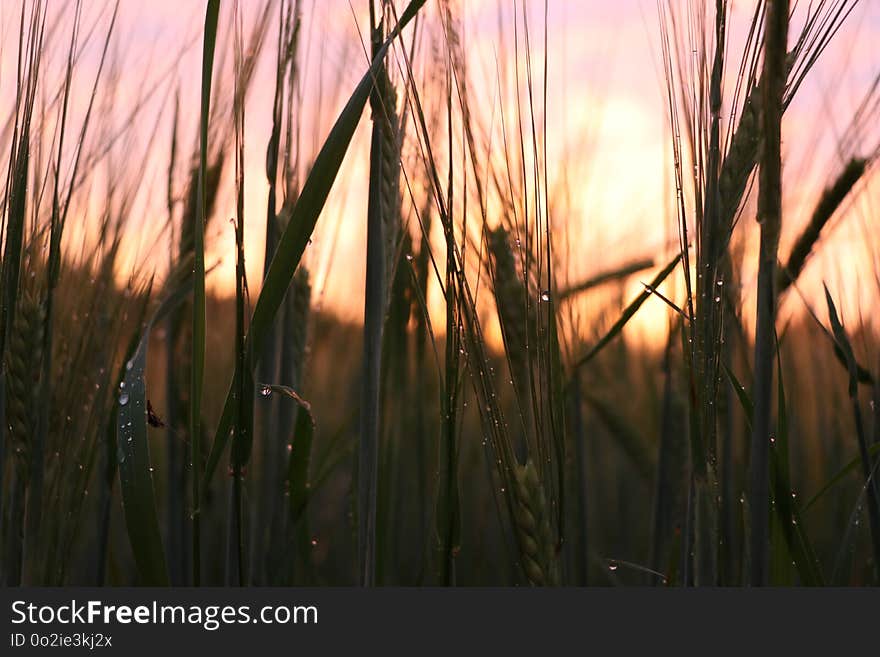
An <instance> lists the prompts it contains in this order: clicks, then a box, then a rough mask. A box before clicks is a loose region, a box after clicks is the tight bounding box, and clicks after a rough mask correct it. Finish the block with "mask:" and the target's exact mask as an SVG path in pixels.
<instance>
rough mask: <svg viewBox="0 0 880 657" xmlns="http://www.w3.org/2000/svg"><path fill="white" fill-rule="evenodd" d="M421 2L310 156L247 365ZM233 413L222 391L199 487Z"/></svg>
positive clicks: (259, 308)
mask: <svg viewBox="0 0 880 657" xmlns="http://www.w3.org/2000/svg"><path fill="white" fill-rule="evenodd" d="M424 4H425V0H411V2H410V3H409V5H407V7H406V10H405V11H404V12H403V14H402V15H401V17H400V20H399V21H398V23H397V26H396V27H395V28H394V30H392V32H391V34H390V35H389V37H388V38H387V39H386V40H385V43H384V45H383V46H382V48H381V49H380V50H379V52H378V53H377V55H376V57H374V58H373V62H372V64H371V65H370V68H369V69H368V70H367V72H366V73H365V74H364V76H363V77H362V78H361V81H360V82H359V83H358V85H357V87H355V90H354V93H352V95H351V97H350V98H349V100H348V102H347V103H346V105H345V107H344V108H343V110H342V112H341V113H340V114H339V117H338V118H337V119H336V123H335V124H334V125H333V128H332V129H331V131H330V134H329V135H328V137H327V140H326V141H325V142H324V145H323V146H322V147H321V150H320V152H319V153H318V155H317V157H316V158H315V162H314V164H313V165H312V169H311V171H310V172H309V175H308V177H307V178H306V181H305V183H304V184H303V188H302V191H301V192H300V195H299V198H298V199H297V202H296V205H295V206H294V208H293V211H292V214H291V217H290V220H289V222H288V224H287V227H286V228H285V229H284V232H283V233H282V234H281V237H280V239H279V241H278V247H277V248H276V250H275V255H274V256H273V257H272V262H271V264H270V265H269V269H268V271H267V272H266V277H265V279H264V280H263V288H262V289H261V290H260V295H259V297H258V298H257V302H256V305H255V307H254V313H253V317H252V319H251V324H250V327H249V329H248V335H247V347H248V360H249V362H250V364H251V366H253V365H254V362H255V359H256V358H257V357H258V355H259V354H261V353H263V343H264V341H265V340H266V338H267V337H268V336H269V335H270V333H271V328H272V324H273V321H274V319H275V316H276V314H277V313H278V309H279V308H280V307H281V304H282V302H283V300H284V296H285V294H286V292H287V288H288V287H289V286H290V281H291V280H292V278H293V274H294V271H295V270H296V267H297V265H298V264H299V261H300V259H301V258H302V255H303V252H304V251H305V248H306V246H308V243H309V239H310V238H311V235H312V232H313V231H314V229H315V224H316V223H317V221H318V217H319V216H320V214H321V211H322V210H323V208H324V203H325V202H326V201H327V196H328V195H329V193H330V189H331V187H332V186H333V182H334V181H335V180H336V176H337V174H338V173H339V167H340V166H341V165H342V160H343V158H344V157H345V154H346V152H347V151H348V147H349V144H350V143H351V140H352V137H353V136H354V131H355V128H357V125H358V123H359V122H360V118H361V115H362V114H363V110H364V107H365V106H366V104H367V99H368V98H369V97H370V91H371V89H372V87H373V80H374V76H375V75H376V73H377V72H378V70H379V68H380V67H381V65H382V61H383V58H384V57H385V54H386V53H387V51H388V48H390V46H391V43H392V42H393V40H394V39H396V38H397V36H398V35H399V34H400V31H401V30H402V29H403V28H404V27H405V26H406V25H407V24H408V23H409V22H410V21H411V20H412V19H413V18H414V17H415V15H416V13H417V12H418V10H419V9H421V7H422V6H423V5H424ZM230 393H231V390H230ZM232 412H233V398H232V395H231V394H227V396H226V402H225V404H224V406H223V414H222V416H221V418H220V422H219V424H218V427H217V431H216V433H215V435H214V442H213V445H212V446H211V452H210V454H209V455H208V460H207V463H206V464H205V472H204V475H203V477H202V488H205V487H207V486H208V484H209V483H210V481H211V478H212V477H213V475H214V472H215V471H216V469H217V464H218V463H219V461H220V455H221V454H222V453H223V450H224V448H225V447H226V442H227V440H228V439H229V430H230V428H231V426H232V419H233V417H232Z"/></svg>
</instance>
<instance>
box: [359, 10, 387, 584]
mask: <svg viewBox="0 0 880 657" xmlns="http://www.w3.org/2000/svg"><path fill="white" fill-rule="evenodd" d="M374 14H375V11H374V9H373V3H372V0H371V1H370V17H371V21H370V24H371V30H372V47H373V56H374V57H375V55H376V52H377V51H378V43H380V42H379V39H380V38H381V32H380V31H379V27H378V24H377V23H376V20H375V15H374ZM384 75H385V72H384V67H381V68H380V69H379V72H378V73H377V74H376V75H375V77H374V84H373V90H372V92H371V104H372V105H373V131H372V138H371V143H370V182H369V198H368V201H367V205H368V207H367V273H366V288H365V292H364V362H363V381H362V390H361V427H360V445H359V449H358V470H357V474H358V563H359V573H360V584H361V585H362V586H373V585H374V584H375V577H376V503H377V495H376V487H377V485H378V472H377V470H378V461H379V388H380V378H381V363H382V325H383V323H384V315H385V295H386V288H385V240H384V235H383V232H384V231H383V229H382V200H383V199H382V179H383V173H384V172H383V168H384V166H383V165H384V161H383V158H382V139H383V137H382V121H383V118H382V112H383V109H382V99H381V98H380V95H379V89H378V83H377V80H378V79H379V78H380V77H381V76H384Z"/></svg>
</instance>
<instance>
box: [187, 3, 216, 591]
mask: <svg viewBox="0 0 880 657" xmlns="http://www.w3.org/2000/svg"><path fill="white" fill-rule="evenodd" d="M219 13H220V0H208V5H207V8H206V10H205V32H204V46H203V51H202V86H201V94H202V102H201V117H200V135H199V186H198V190H199V202H198V209H197V212H196V213H195V226H193V236H194V241H195V259H194V268H193V274H194V280H193V316H192V339H193V345H192V347H193V349H192V378H191V380H190V417H189V423H190V443H191V445H192V474H193V477H192V495H193V499H192V504H193V513H192V521H193V530H192V542H193V547H192V550H193V553H192V559H193V563H192V567H193V573H192V579H193V585H194V586H198V585H199V584H200V583H201V544H200V542H201V541H200V526H199V525H200V522H199V519H200V516H201V508H200V506H199V502H200V500H199V482H200V479H201V476H200V471H201V458H202V427H201V414H202V384H203V380H204V375H205V215H206V207H205V206H206V187H207V184H206V179H207V168H208V120H209V116H210V110H211V77H212V73H213V69H214V46H215V43H216V40H217V19H218V15H219Z"/></svg>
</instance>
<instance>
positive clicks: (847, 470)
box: [804, 443, 880, 513]
mask: <svg viewBox="0 0 880 657" xmlns="http://www.w3.org/2000/svg"><path fill="white" fill-rule="evenodd" d="M878 454H880V443H876V444H874V445H871V446H870V447H869V448H868V455H869V456H877V455H878ZM861 464H862V457H861V456H856V457H855V458H854V459H852V460H851V461H849V463H847V464H846V465H845V466H843V467H842V468H841V469H840V470H839V471H838V472H837V474H835V475H834V476H833V477H831V479H829V480H828V481H827V483H826V484H825V485H824V486H822V488H820V489H819V490H818V491H817V492H816V493H815V494H814V495H813V496H812V497H811V498H810V499H809V500H807V503H806V504H804V513H806V512H807V511H809V510H810V507H812V506H813V505H814V504H815V503H816V502H818V501H819V500H820V499H822V497H824V496H825V493H827V492H828V491H829V490H831V489H832V488H834V487H835V486H836V485H837V484H839V483H840V482H841V481H843V480H844V479H846V478H847V477H848V476H849V475H850V474H852V472H853V470H856V469H857V468H858V467H859V466H860V465H861Z"/></svg>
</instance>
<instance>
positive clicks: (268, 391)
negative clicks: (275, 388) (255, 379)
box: [260, 386, 272, 397]
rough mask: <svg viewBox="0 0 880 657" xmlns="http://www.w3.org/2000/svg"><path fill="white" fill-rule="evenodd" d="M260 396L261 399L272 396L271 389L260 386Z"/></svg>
mask: <svg viewBox="0 0 880 657" xmlns="http://www.w3.org/2000/svg"><path fill="white" fill-rule="evenodd" d="M260 394H261V395H262V396H263V397H268V396H269V395H271V394H272V388H270V387H269V386H260Z"/></svg>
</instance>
